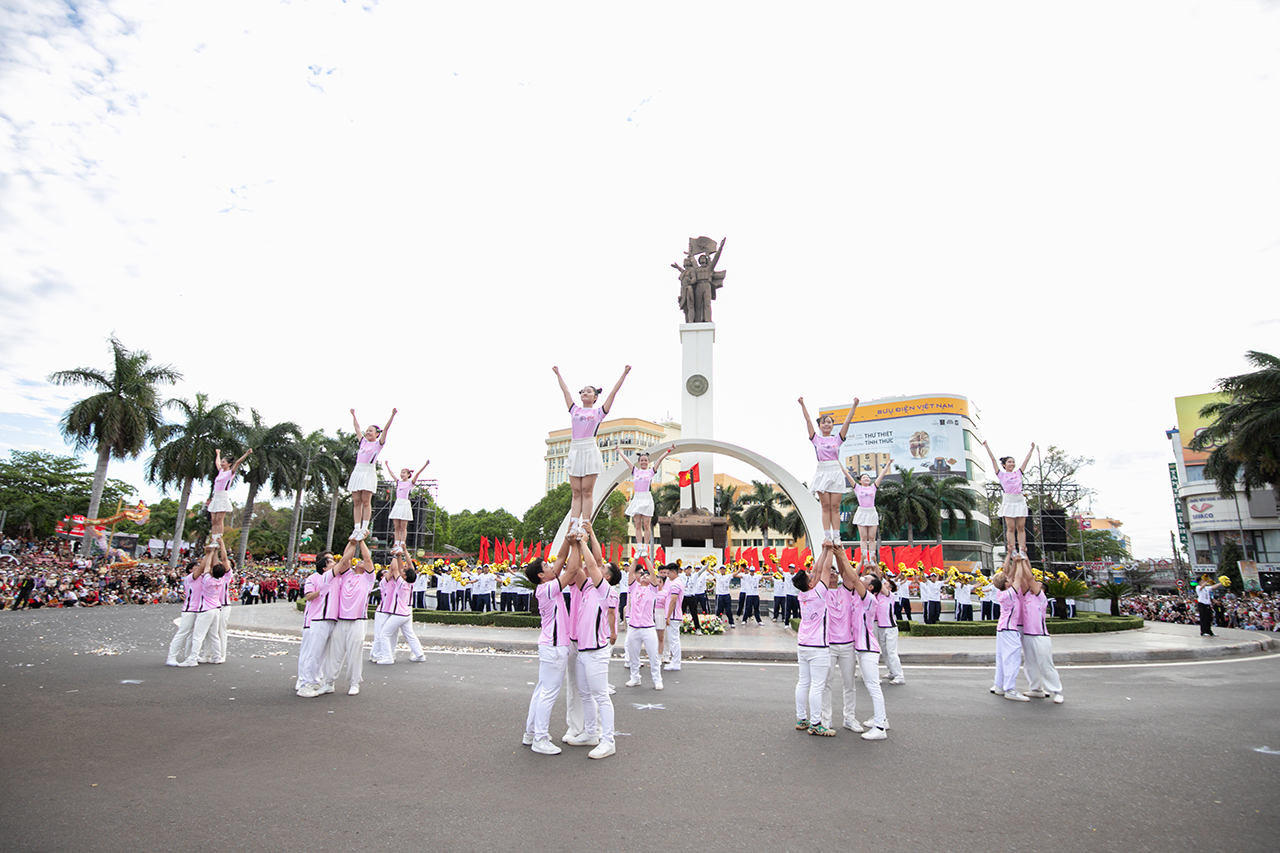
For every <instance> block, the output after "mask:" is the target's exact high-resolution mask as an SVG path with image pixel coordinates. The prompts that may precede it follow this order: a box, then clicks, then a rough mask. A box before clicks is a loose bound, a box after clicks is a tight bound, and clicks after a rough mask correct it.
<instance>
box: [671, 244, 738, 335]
mask: <svg viewBox="0 0 1280 853" xmlns="http://www.w3.org/2000/svg"><path fill="white" fill-rule="evenodd" d="M728 239H729V238H728V237H726V238H725V239H724V240H721V241H720V245H719V246H717V245H716V241H715V240H712V239H711V238H710V237H690V238H689V251H688V252H686V253H685V256H684V263H683V265H680V264H672V265H671V266H672V267H674V268H675V269H676V271H677V272H679V273H680V297H679V299H678V300H677V301H678V302H679V304H680V309H681V310H682V311H684V321H685V322H686V323H710V322H711V300H712V299H715V298H716V291H717V290H719V289H720V288H721V287H723V286H724V272H723V271H718V270H716V264H718V263H719V262H720V254H721V253H722V252H724V244H725V242H726V241H727V240H728ZM712 252H715V255H714V257H713V256H712V254H711V253H712Z"/></svg>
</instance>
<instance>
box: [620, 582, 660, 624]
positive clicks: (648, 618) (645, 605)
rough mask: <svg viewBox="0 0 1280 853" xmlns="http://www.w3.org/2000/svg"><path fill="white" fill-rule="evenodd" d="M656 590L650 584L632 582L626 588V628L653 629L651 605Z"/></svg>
mask: <svg viewBox="0 0 1280 853" xmlns="http://www.w3.org/2000/svg"><path fill="white" fill-rule="evenodd" d="M657 595H658V590H657V589H656V588H655V587H654V586H653V585H652V584H643V583H640V581H633V582H632V583H631V585H630V586H629V587H627V626H628V627H631V628H652V627H653V604H654V601H655V600H656V598H657Z"/></svg>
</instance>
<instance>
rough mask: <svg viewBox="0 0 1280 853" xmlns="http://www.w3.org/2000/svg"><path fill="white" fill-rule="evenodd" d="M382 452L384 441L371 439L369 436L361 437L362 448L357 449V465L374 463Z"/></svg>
mask: <svg viewBox="0 0 1280 853" xmlns="http://www.w3.org/2000/svg"><path fill="white" fill-rule="evenodd" d="M381 452H382V442H381V441H380V440H379V439H376V438H375V439H374V440H373V441H370V440H369V439H367V438H362V439H360V449H359V450H357V451H356V464H357V465H372V464H373V463H374V462H376V461H378V454H379V453H381Z"/></svg>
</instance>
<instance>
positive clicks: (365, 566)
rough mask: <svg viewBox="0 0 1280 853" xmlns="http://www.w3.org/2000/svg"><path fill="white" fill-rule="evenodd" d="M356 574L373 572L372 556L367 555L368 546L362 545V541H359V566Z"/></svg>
mask: <svg viewBox="0 0 1280 853" xmlns="http://www.w3.org/2000/svg"><path fill="white" fill-rule="evenodd" d="M356 571H357V572H371V571H373V555H372V554H370V553H369V546H368V545H366V544H364V540H363V539H361V540H360V565H359V566H357V567H356Z"/></svg>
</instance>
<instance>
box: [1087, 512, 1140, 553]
mask: <svg viewBox="0 0 1280 853" xmlns="http://www.w3.org/2000/svg"><path fill="white" fill-rule="evenodd" d="M1072 517H1073V518H1074V519H1075V520H1076V524H1078V525H1080V527H1081V529H1083V530H1101V531H1102V532H1104V533H1106V534H1107V535H1108V536H1110V537H1111V538H1112V539H1114V540H1116V541H1117V542H1119V543H1120V544H1121V545H1123V546H1124V550H1125V553H1128V554H1132V553H1133V547H1132V546H1133V541H1132V540H1131V539H1130V538H1129V537H1128V536H1126V535H1125V534H1123V533H1121V532H1120V527H1121V525H1123V524H1124V522H1123V521H1120V520H1119V519H1115V518H1098V517H1097V516H1096V515H1094V514H1093V512H1092V511H1091V510H1084V511H1083V512H1081V513H1079V514H1078V515H1074V516H1072Z"/></svg>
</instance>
